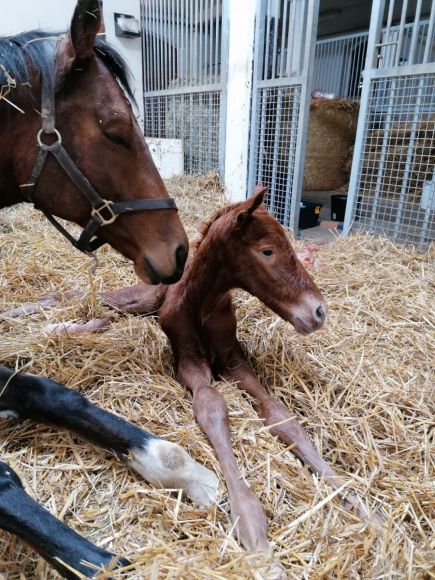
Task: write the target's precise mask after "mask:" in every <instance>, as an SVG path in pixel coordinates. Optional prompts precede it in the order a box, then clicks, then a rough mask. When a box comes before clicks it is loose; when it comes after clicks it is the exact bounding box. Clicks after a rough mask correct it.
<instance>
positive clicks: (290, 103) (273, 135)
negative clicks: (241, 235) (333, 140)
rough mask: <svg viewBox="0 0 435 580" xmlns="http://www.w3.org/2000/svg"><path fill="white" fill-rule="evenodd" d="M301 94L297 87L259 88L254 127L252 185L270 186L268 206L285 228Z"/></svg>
mask: <svg viewBox="0 0 435 580" xmlns="http://www.w3.org/2000/svg"><path fill="white" fill-rule="evenodd" d="M300 94H301V87H300V86H292V87H282V88H281V87H272V88H265V89H260V90H259V91H258V96H257V112H256V115H255V126H254V127H253V131H254V132H255V133H254V135H255V138H254V140H253V141H252V142H253V143H255V147H256V151H255V158H254V172H255V182H256V183H260V182H261V183H264V184H265V185H267V186H269V188H270V189H269V193H268V196H267V205H268V207H269V209H270V211H271V212H272V213H273V214H274V215H275V217H276V218H277V219H279V221H280V222H281V223H282V224H283V225H284V226H286V227H290V225H291V223H290V210H291V207H290V204H291V191H292V189H293V180H294V169H295V153H296V144H297V137H298V123H299V107H300Z"/></svg>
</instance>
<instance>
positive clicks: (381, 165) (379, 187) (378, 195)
mask: <svg viewBox="0 0 435 580" xmlns="http://www.w3.org/2000/svg"><path fill="white" fill-rule="evenodd" d="M395 93H396V81H395V80H393V81H392V86H391V92H390V98H389V101H388V108H387V114H386V118H385V125H384V133H383V138H382V147H381V154H380V159H379V168H378V175H377V178H376V186H375V195H374V199H373V207H372V213H371V218H370V227H373V226H374V223H375V219H376V214H377V211H378V205H379V201H380V198H381V190H382V185H383V179H384V170H385V161H386V157H387V150H388V145H389V141H390V131H391V124H392V118H393V107H394V101H395V96H396V94H395Z"/></svg>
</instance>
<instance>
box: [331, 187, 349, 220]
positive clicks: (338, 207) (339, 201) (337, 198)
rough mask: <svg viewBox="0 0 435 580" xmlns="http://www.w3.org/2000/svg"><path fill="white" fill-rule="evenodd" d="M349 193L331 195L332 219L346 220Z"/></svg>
mask: <svg viewBox="0 0 435 580" xmlns="http://www.w3.org/2000/svg"><path fill="white" fill-rule="evenodd" d="M346 204H347V195H346V194H343V193H339V194H336V195H331V219H332V220H333V221H335V222H344V216H345V215H346Z"/></svg>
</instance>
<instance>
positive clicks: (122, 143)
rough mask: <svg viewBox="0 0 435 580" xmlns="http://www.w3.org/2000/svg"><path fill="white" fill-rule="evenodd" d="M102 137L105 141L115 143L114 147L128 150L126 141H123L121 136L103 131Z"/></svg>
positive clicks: (128, 146)
mask: <svg viewBox="0 0 435 580" xmlns="http://www.w3.org/2000/svg"><path fill="white" fill-rule="evenodd" d="M104 136H105V137H106V139H109V141H111V142H112V143H115V145H120V146H121V147H125V148H126V149H130V145H129V143H128V141H127V140H126V139H124V137H121V135H117V134H116V133H107V132H106V131H104Z"/></svg>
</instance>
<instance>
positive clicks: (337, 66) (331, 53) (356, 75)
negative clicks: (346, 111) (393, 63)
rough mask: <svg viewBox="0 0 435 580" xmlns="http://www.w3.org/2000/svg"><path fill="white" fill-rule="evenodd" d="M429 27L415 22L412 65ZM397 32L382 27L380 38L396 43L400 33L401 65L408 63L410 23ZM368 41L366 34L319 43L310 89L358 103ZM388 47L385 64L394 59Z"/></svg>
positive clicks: (420, 59)
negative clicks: (416, 35)
mask: <svg viewBox="0 0 435 580" xmlns="http://www.w3.org/2000/svg"><path fill="white" fill-rule="evenodd" d="M428 28H429V20H422V21H420V22H419V23H418V41H417V45H416V47H415V54H414V64H420V63H422V62H423V58H424V50H425V45H424V43H423V42H421V40H422V39H424V38H426V36H427V33H428ZM400 30H401V29H400V26H391V28H390V30H388V31H387V30H386V28H383V29H382V39H383V38H386V35H387V34H388V41H387V42H389V43H391V42H395V41H397V40H398V38H399V34H402V41H401V43H402V49H401V52H402V56H401V58H400V63H399V64H400V65H404V64H406V63H407V55H408V54H409V52H410V48H411V40H412V31H413V25H412V24H411V23H410V24H405V26H404V27H403V30H402V32H400ZM368 38H369V33H368V31H367V32H357V33H356V34H343V35H340V36H335V37H333V38H322V39H321V40H318V41H317V42H316V52H315V55H314V72H313V80H312V83H311V88H312V90H316V89H318V90H321V91H323V92H324V93H332V94H334V95H335V96H337V97H341V98H344V99H357V100H359V99H360V97H361V88H362V72H363V70H364V64H365V61H366V57H367V41H368ZM389 46H390V49H388V48H387V47H385V49H384V58H386V59H387V61H389V59H391V58H392V56H393V53H392V50H391V47H392V46H393V45H392V44H389ZM431 50H432V52H434V51H435V44H432V49H431ZM430 58H431V57H430ZM432 58H433V57H432ZM386 64H387V63H386V62H384V66H385V65H386Z"/></svg>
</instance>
